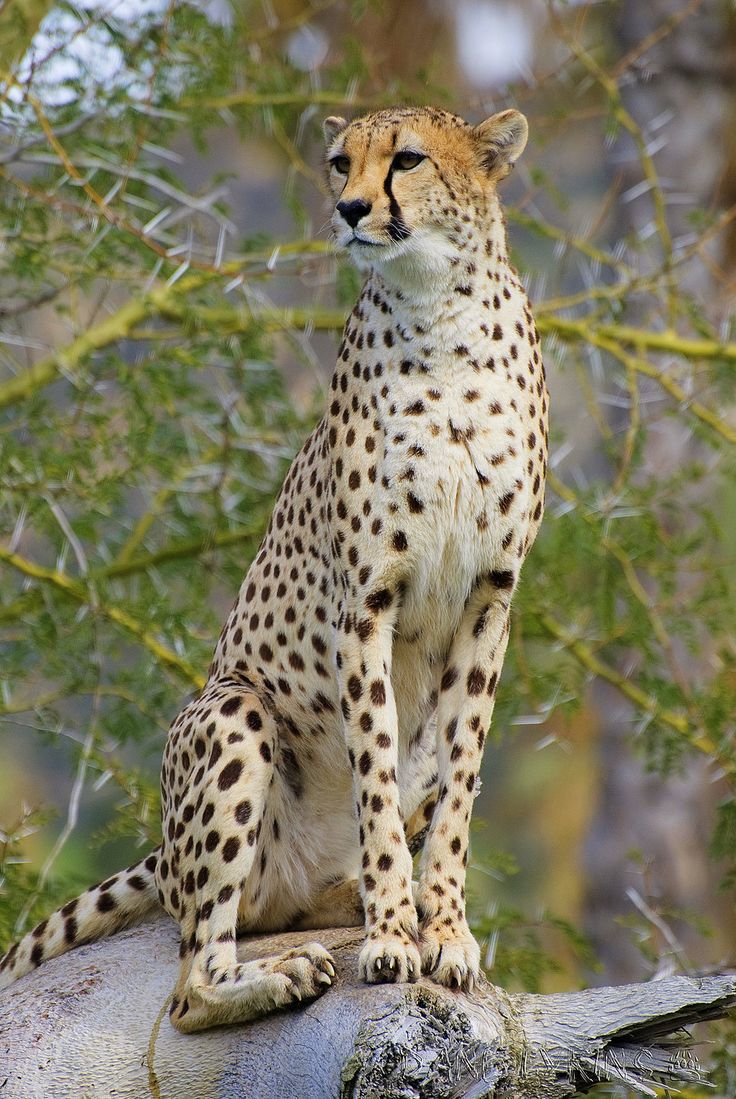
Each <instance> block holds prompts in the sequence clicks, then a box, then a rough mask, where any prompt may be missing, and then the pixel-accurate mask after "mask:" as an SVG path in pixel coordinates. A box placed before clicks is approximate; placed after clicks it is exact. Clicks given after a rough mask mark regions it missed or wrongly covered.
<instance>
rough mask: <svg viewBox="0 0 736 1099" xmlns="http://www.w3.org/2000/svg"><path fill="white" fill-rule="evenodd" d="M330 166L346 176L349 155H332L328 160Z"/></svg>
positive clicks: (348, 169)
mask: <svg viewBox="0 0 736 1099" xmlns="http://www.w3.org/2000/svg"><path fill="white" fill-rule="evenodd" d="M330 164H331V166H332V167H333V168H334V169H335V171H336V172H337V173H338V174H339V175H341V176H346V175H347V174H348V172H349V171H350V157H349V156H333V158H332V160H331V161H330Z"/></svg>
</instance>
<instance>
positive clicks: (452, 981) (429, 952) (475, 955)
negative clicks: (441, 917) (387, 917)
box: [421, 929, 480, 992]
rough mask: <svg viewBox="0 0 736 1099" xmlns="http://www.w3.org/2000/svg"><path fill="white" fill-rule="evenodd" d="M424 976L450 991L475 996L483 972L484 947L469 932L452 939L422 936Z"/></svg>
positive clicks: (428, 932) (429, 935) (429, 931)
mask: <svg viewBox="0 0 736 1099" xmlns="http://www.w3.org/2000/svg"><path fill="white" fill-rule="evenodd" d="M421 952H422V972H423V973H426V974H427V975H428V976H429V977H431V979H432V980H433V981H436V982H437V984H440V985H445V987H446V988H454V989H462V991H463V992H472V990H473V986H474V984H475V981H476V978H477V976H478V971H479V969H480V947H479V946H478V944H477V942H476V941H475V939H474V938H473V936H472V935H471V934H470V931H468V932H467V933H466V934H464V935H459V936H452V937H450V936H448V935H447V934H444V935H443V934H442V933H440V934H437V935H435V934H433V933H432V931H431V930H428V929H427V930H424V931H423V932H422V941H421Z"/></svg>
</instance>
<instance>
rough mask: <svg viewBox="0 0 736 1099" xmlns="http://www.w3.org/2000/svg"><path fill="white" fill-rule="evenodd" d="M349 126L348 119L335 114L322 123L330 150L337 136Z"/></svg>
mask: <svg viewBox="0 0 736 1099" xmlns="http://www.w3.org/2000/svg"><path fill="white" fill-rule="evenodd" d="M347 124H348V122H347V119H346V118H340V117H339V115H334V114H331V115H330V117H329V118H326V119H325V120H324V122H323V123H322V131H323V133H324V135H325V141H326V142H327V148H328V149H329V147H330V145H332V143H333V141H334V140H335V139H336V138H337V136H338V135H339V134H341V133H342V131H343V130H344V129H345V127H346V126H347Z"/></svg>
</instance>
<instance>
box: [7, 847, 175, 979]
mask: <svg viewBox="0 0 736 1099" xmlns="http://www.w3.org/2000/svg"><path fill="white" fill-rule="evenodd" d="M158 857H159V850H158V848H157V849H156V850H155V851H153V852H152V853H151V854H150V855H148V856H147V857H146V858H145V859H141V861H140V862H135V863H133V865H132V866H129V867H128V868H127V869H126V870H121V871H120V873H119V874H114V875H113V877H111V878H107V879H106V880H105V881H103V882H100V884H99V885H93V886H91V888H89V889H88V890H87V892H86V893H82V894H81V896H79V897H75V898H74V900H72V901H69V902H68V903H67V904H65V905H64V907H63V908H60V909H58V910H57V911H56V912H53V913H52V914H51V915H50V916H49V917H48V919H45V920H43V921H42V922H41V923H40V924H39V925H38V926H37V927H34V929H33V931H29V932H28V934H27V935H25V936H24V937H23V938H22V939H21V940H20V941H19V942H17V943H15V944H14V945H13V946H11V948H10V950H9V951H8V952H7V954H5V955H3V957H2V958H0V988H5V986H6V985H9V984H11V983H12V982H13V981H15V980H17V979H18V977H22V976H23V975H24V974H25V973H30V972H31V970H33V969H36V967H37V966H39V965H40V964H41V962H43V961H46V960H47V959H48V958H55V957H57V955H59V954H64V953H65V952H66V951H67V950H71V949H72V948H73V947H75V946H82V945H83V944H84V943H89V942H92V940H93V939H102V938H104V937H105V936H106V935H113V934H114V933H115V932H116V931H121V930H122V929H123V928H124V927H128V926H129V925H130V924H133V923H137V922H138V920H140V919H141V918H142V917H143V916H144V915H145V914H146V912H148V911H149V910H150V909H152V908H154V907H157V906H158V904H159V900H158V893H157V891H156V884H155V880H154V873H155V870H156V863H157V862H158Z"/></svg>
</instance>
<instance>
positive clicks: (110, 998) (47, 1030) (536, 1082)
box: [0, 917, 736, 1099]
mask: <svg viewBox="0 0 736 1099" xmlns="http://www.w3.org/2000/svg"><path fill="white" fill-rule="evenodd" d="M313 938H319V939H320V941H321V942H322V943H323V944H324V945H325V946H326V947H327V948H328V949H329V950H331V951H332V953H333V955H334V957H335V961H336V967H337V970H338V976H337V979H336V982H335V985H334V986H333V988H331V989H330V990H329V991H328V992H327V993H326V994H325V995H324V996H323V997H322V998H321V999H319V1000H317V1001H315V1002H313V1003H310V1004H304V1005H302V1006H300V1007H298V1008H295V1009H294V1010H292V1011H288V1012H282V1013H279V1014H277V1015H272V1016H270V1017H268V1018H266V1019H263V1020H261V1021H260V1022H257V1023H253V1024H250V1025H248V1026H240V1027H222V1028H219V1029H216V1030H210V1031H206V1032H204V1033H201V1034H194V1035H186V1036H185V1035H182V1034H179V1033H178V1032H177V1031H175V1030H174V1029H173V1028H172V1027H171V1025H170V1023H169V1020H168V1012H167V1009H168V1003H169V998H170V995H171V988H172V987H173V983H174V977H175V971H176V966H177V933H176V928H175V926H174V924H173V922H171V921H170V920H168V919H166V918H164V917H162V918H161V919H159V920H157V921H156V922H153V923H148V924H145V925H141V926H139V927H137V928H134V929H133V930H130V931H126V932H123V933H121V934H119V935H115V936H113V937H111V938H109V939H103V940H101V941H100V942H97V943H92V944H90V945H89V946H85V947H81V948H79V949H78V950H74V951H71V952H70V953H68V954H65V955H63V956H62V957H60V958H57V959H54V960H53V961H49V962H47V963H45V964H44V965H42V966H41V967H40V968H39V969H38V970H36V971H35V972H34V973H32V974H29V975H28V976H27V977H24V978H23V979H22V980H20V981H18V982H17V983H16V984H14V985H11V986H10V987H9V988H7V989H6V990H5V991H4V993H3V997H2V1000H0V1092H1V1093H2V1095H3V1096H4V1099H67V1097H68V1099H72V1097H74V1099H79V1097H84V1099H103V1097H104V1099H107V1097H112V1096H114V1097H115V1099H145V1097H152V1099H179V1097H180V1096H184V1095H191V1096H196V1097H197V1099H215V1097H217V1099H236V1097H238V1099H242V1097H244V1096H247V1097H248V1099H332V1097H334V1099H412V1097H413V1099H423V1097H427V1099H430V1097H431V1099H481V1097H482V1096H488V1097H492V1099H512V1097H514V1099H521V1097H524V1099H563V1097H564V1096H571V1095H574V1094H577V1093H579V1092H581V1091H587V1090H589V1088H590V1087H592V1086H593V1085H594V1084H595V1083H597V1082H600V1081H603V1080H619V1081H625V1082H626V1083H628V1085H629V1086H630V1087H633V1088H638V1089H639V1090H640V1091H641V1093H642V1094H644V1095H654V1094H655V1092H654V1091H653V1090H651V1087H650V1084H651V1082H652V1081H654V1080H669V1081H688V1080H690V1081H691V1080H699V1079H701V1078H702V1077H701V1074H700V1070H699V1068H698V1066H697V1063H696V1062H695V1060H694V1058H693V1056H692V1055H691V1053H690V1052H689V1050H688V1049H687V1048H686V1045H683V1044H682V1043H675V1044H672V1042H671V1041H670V1040H668V1041H667V1042H664V1041H662V1039H663V1038H664V1037H665V1036H666V1035H667V1034H670V1033H671V1032H673V1031H680V1030H681V1028H682V1027H684V1026H687V1025H688V1024H690V1023H693V1022H697V1021H700V1020H703V1019H710V1018H715V1017H717V1016H720V1015H723V1014H724V1013H725V1012H726V1011H727V1010H728V1009H729V1008H730V1007H731V1006H733V1005H735V1004H736V978H734V977H731V976H720V977H707V978H702V979H698V980H695V979H689V978H685V977H672V978H669V979H667V980H663V981H659V982H656V983H653V984H642V985H630V986H624V987H620V988H604V989H594V990H591V991H588V992H577V993H571V994H561V995H560V994H557V995H554V996H531V995H511V994H508V993H506V992H504V991H503V990H502V989H499V988H495V987H493V986H492V985H489V984H488V983H487V982H486V981H485V980H481V981H480V984H479V986H478V987H477V988H476V990H475V992H474V993H473V994H472V995H465V994H463V993H459V992H457V993H455V992H450V991H449V990H447V989H444V988H440V987H438V986H437V985H434V984H432V983H431V982H430V981H426V980H422V981H419V982H417V984H413V985H406V984H404V985H377V986H367V985H364V984H362V983H361V982H360V981H359V979H358V975H357V954H358V950H359V947H360V943H361V940H362V932H361V931H360V930H359V929H356V928H345V929H340V928H336V929H329V930H324V931H319V932H299V933H296V932H294V933H288V934H283V935H273V936H265V937H258V938H251V939H247V940H243V941H242V943H241V944H240V947H239V952H240V954H241V956H242V957H243V958H249V957H250V958H253V957H258V956H264V955H266V954H272V953H277V952H281V951H282V950H285V949H288V948H290V947H292V946H296V945H299V944H302V943H304V942H307V941H309V940H310V939H313Z"/></svg>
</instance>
